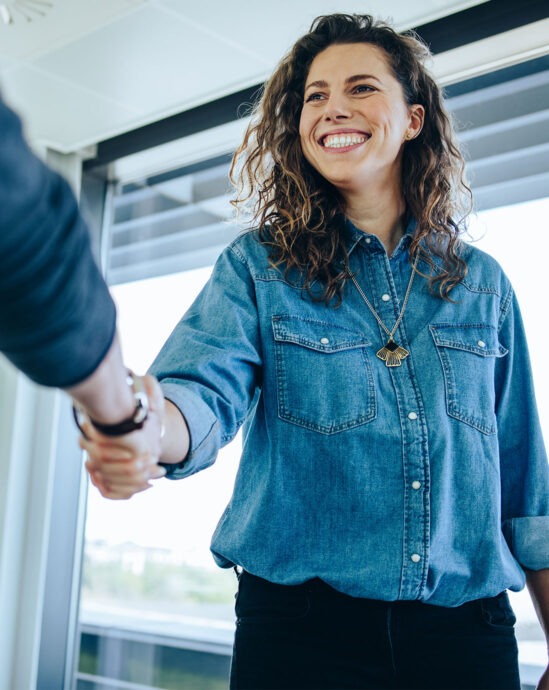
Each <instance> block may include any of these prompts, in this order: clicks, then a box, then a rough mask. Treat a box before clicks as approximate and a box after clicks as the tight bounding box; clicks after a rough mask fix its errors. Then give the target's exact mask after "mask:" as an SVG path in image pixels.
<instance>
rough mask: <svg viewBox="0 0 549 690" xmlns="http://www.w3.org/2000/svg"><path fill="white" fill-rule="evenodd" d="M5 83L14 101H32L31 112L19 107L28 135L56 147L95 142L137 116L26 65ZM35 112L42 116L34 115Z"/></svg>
mask: <svg viewBox="0 0 549 690" xmlns="http://www.w3.org/2000/svg"><path fill="white" fill-rule="evenodd" d="M3 86H4V89H3V90H4V92H5V98H6V99H7V100H8V101H9V102H10V103H11V104H20V103H23V104H25V103H27V104H28V103H32V107H33V111H32V112H31V113H29V112H28V111H27V110H26V109H25V108H19V111H20V112H22V113H23V117H24V120H25V124H26V130H27V135H28V136H29V138H30V139H31V140H32V141H34V142H35V143H36V144H40V145H42V146H49V147H50V148H53V149H57V150H63V149H70V148H71V145H73V144H74V142H78V144H79V148H82V147H83V146H87V145H88V144H92V143H96V142H97V141H98V140H100V139H102V138H103V137H104V136H105V134H106V133H107V132H111V133H112V134H114V133H116V132H117V131H118V130H119V128H121V127H125V126H127V123H128V122H131V121H132V119H133V120H136V119H137V118H136V116H135V113H133V112H132V111H131V110H129V109H128V108H125V107H124V106H121V105H119V104H117V103H112V102H110V101H107V100H106V99H104V98H101V97H100V96H99V95H97V94H95V93H94V92H89V91H86V90H83V89H82V88H80V87H78V85H76V84H67V83H66V82H65V81H62V80H59V79H57V78H56V77H53V76H50V75H48V74H42V73H40V72H37V71H36V70H33V69H31V68H29V67H25V66H23V67H18V68H17V69H16V70H13V71H11V72H10V73H9V75H7V78H6V79H5V80H4V83H3ZM33 112H38V113H39V114H40V117H39V118H36V117H32V114H33Z"/></svg>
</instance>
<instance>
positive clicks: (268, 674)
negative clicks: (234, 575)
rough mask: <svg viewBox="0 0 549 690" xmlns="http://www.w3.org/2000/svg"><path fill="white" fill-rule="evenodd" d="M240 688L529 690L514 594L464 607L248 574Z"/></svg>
mask: <svg viewBox="0 0 549 690" xmlns="http://www.w3.org/2000/svg"><path fill="white" fill-rule="evenodd" d="M236 614H237V627H236V636H235V645H234V654H233V662H232V667H231V688H232V690H343V689H344V688H345V689H348V688H353V689H355V690H367V689H374V688H375V689H377V690H381V689H382V688H391V689H392V690H395V689H397V688H398V689H402V690H414V689H416V690H420V689H421V690H428V689H429V690H457V689H459V690H520V680H519V675H518V650H517V643H516V639H515V634H514V628H513V625H514V622H515V617H514V614H513V611H512V609H511V607H510V604H509V600H508V598H507V594H506V593H502V594H500V595H499V596H497V597H494V598H491V599H481V600H478V601H472V602H469V603H467V604H464V605H463V606H460V607H457V608H445V607H440V606H431V605H428V604H422V603H419V602H383V601H374V600H370V599H357V598H354V597H350V596H347V595H345V594H341V593H339V592H336V591H335V590H334V589H332V588H331V587H329V586H328V585H326V584H324V583H323V582H322V581H321V580H312V581H310V582H306V583H304V584H302V585H297V586H284V585H274V584H272V583H270V582H267V581H266V580H262V579H261V578H258V577H255V576H253V575H250V574H249V573H246V572H244V573H242V575H241V576H240V582H239V591H238V595H237V602H236Z"/></svg>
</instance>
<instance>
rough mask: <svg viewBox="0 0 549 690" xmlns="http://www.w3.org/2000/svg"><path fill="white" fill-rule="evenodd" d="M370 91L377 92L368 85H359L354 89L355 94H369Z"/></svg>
mask: <svg viewBox="0 0 549 690" xmlns="http://www.w3.org/2000/svg"><path fill="white" fill-rule="evenodd" d="M370 91H375V89H374V87H373V86H368V84H358V85H357V86H355V88H354V92H355V93H369V92H370Z"/></svg>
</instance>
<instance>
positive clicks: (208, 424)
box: [160, 381, 220, 479]
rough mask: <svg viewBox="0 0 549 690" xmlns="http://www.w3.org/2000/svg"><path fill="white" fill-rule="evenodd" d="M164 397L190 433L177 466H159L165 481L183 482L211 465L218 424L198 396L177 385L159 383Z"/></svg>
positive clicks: (217, 439) (213, 457)
mask: <svg viewBox="0 0 549 690" xmlns="http://www.w3.org/2000/svg"><path fill="white" fill-rule="evenodd" d="M161 387H162V392H163V393H164V397H165V398H166V399H167V400H169V401H170V402H172V403H173V404H174V405H175V406H176V407H177V408H178V409H179V411H180V412H181V414H182V415H183V417H184V418H185V421H186V423H187V426H188V428H189V431H190V436H191V441H190V448H189V452H188V454H187V457H186V458H185V459H184V460H182V461H181V462H180V463H176V464H167V463H160V464H162V465H163V466H164V467H165V468H166V477H167V478H168V479H183V478H184V477H189V476H190V475H191V474H195V472H200V470H204V469H206V468H207V467H209V466H210V465H213V463H214V461H215V457H216V454H217V451H218V448H219V446H220V438H219V436H220V425H219V422H218V420H217V419H216V417H215V415H214V414H213V412H212V411H211V409H210V407H209V406H208V405H207V404H206V403H205V402H203V400H202V399H201V398H200V396H199V395H197V394H196V393H193V391H191V390H190V389H189V388H187V387H185V386H184V385H181V383H170V382H169V381H163V382H162V383H161Z"/></svg>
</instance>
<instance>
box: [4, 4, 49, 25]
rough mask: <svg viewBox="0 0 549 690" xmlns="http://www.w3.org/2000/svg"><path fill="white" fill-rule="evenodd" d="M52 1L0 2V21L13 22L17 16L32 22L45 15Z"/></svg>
mask: <svg viewBox="0 0 549 690" xmlns="http://www.w3.org/2000/svg"><path fill="white" fill-rule="evenodd" d="M52 7H53V2H48V0H12V1H11V2H0V23H1V24H14V23H15V20H16V19H17V18H21V17H22V18H23V19H25V20H26V21H27V22H32V21H33V20H34V19H37V18H39V17H45V16H46V13H47V12H48V10H51V8H52Z"/></svg>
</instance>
